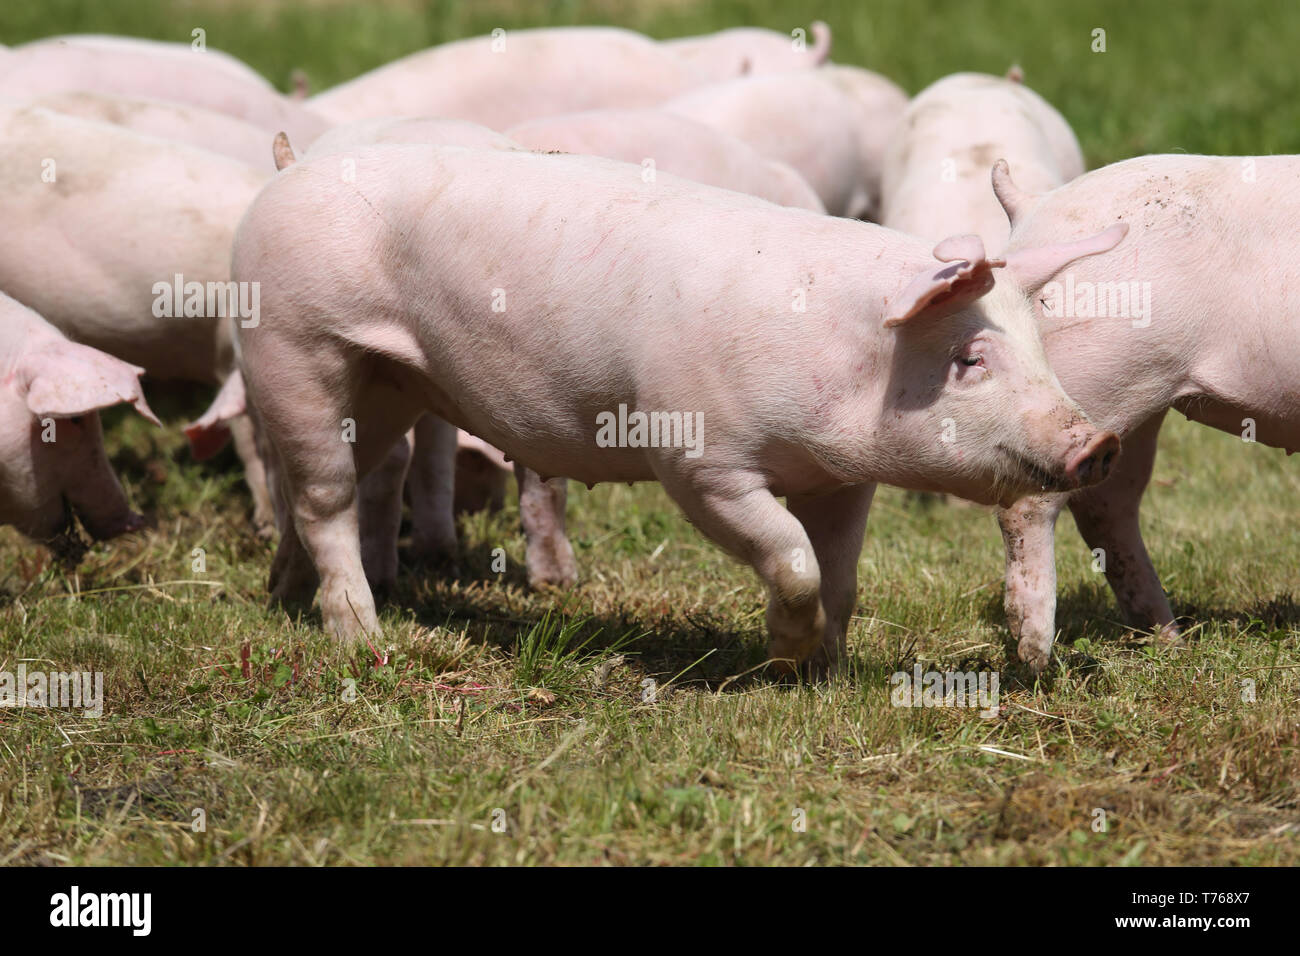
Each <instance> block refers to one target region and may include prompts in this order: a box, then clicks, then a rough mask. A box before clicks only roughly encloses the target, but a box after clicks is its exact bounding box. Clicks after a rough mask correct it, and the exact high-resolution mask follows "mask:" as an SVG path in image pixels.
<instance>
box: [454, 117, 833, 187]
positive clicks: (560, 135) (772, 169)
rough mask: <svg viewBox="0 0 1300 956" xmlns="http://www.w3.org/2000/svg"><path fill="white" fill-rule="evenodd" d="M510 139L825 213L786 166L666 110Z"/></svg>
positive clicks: (581, 120) (537, 126) (541, 123)
mask: <svg viewBox="0 0 1300 956" xmlns="http://www.w3.org/2000/svg"><path fill="white" fill-rule="evenodd" d="M506 135H507V136H509V137H510V138H511V139H512V140H514V141H515V142H517V143H519V144H520V145H521V146H526V147H528V148H529V149H539V150H542V151H544V152H553V151H559V152H565V153H582V154H584V155H588V156H604V157H605V158H606V159H621V160H623V161H624V162H628V163H635V164H638V165H639V166H641V167H642V170H641V173H640V175H647V174H650V173H653V171H655V170H663V171H664V172H666V173H672V174H673V175H674V176H681V177H683V178H685V179H693V180H695V181H696V182H700V183H707V184H708V185H710V186H721V187H722V188H723V189H734V190H735V191H736V192H740V193H749V194H750V195H751V196H758V197H759V198H761V199H766V200H768V201H770V202H774V203H776V204H778V205H781V206H793V207H795V208H797V209H811V210H813V211H814V212H825V211H826V207H825V206H823V205H822V202H821V200H820V199H819V198H818V197H817V194H816V193H815V192H813V189H812V187H811V186H809V185H808V183H807V182H805V181H804V179H803V177H802V176H800V175H799V174H798V173H797V172H795V171H794V170H793V169H791V168H790V167H789V166H787V165H786V164H785V163H781V162H777V161H776V160H772V159H767V158H766V157H764V156H761V155H760V154H759V153H758V152H756V151H755V150H754V149H753V148H751V147H750V146H749V145H747V144H746V143H743V142H741V141H740V140H738V139H736V138H735V137H734V136H730V135H728V134H726V133H723V132H721V131H719V130H716V129H713V128H712V127H709V126H705V125H704V124H703V123H697V122H695V121H694V120H691V119H687V118H686V117H684V116H676V115H674V114H672V113H668V112H664V111H661V110H649V109H647V110H613V109H611V110H588V111H587V112H585V113H568V114H562V115H559V116H544V117H542V118H540V119H535V120H530V121H528V122H527V123H521V124H519V125H518V126H512V127H510V128H509V129H508V130H506ZM466 145H468V144H466ZM647 163H652V164H653V166H652V167H647V166H646V164H647Z"/></svg>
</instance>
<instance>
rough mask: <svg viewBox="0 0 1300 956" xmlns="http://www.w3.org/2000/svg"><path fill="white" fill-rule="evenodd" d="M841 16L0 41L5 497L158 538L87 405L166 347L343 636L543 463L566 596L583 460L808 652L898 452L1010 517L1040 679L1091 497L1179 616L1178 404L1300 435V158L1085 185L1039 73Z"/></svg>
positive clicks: (830, 612) (288, 567)
mask: <svg viewBox="0 0 1300 956" xmlns="http://www.w3.org/2000/svg"><path fill="white" fill-rule="evenodd" d="M809 34H810V35H809ZM830 48H831V35H830V30H829V29H828V28H827V27H826V26H825V25H824V24H821V23H817V24H814V25H812V27H811V30H810V31H808V33H807V34H806V33H805V31H804V30H802V29H799V30H795V31H793V32H792V34H791V35H785V34H781V33H777V32H773V31H768V30H762V29H753V28H738V29H732V30H725V31H722V32H720V33H716V34H712V35H708V36H700V37H687V38H682V39H676V40H668V41H655V40H652V39H650V38H647V37H645V36H642V35H640V34H637V33H633V32H630V31H626V30H619V29H611V28H603V27H582V28H565V29H542V30H528V31H518V32H515V31H494V33H493V35H492V36H485V37H480V38H475V39H468V40H461V41H458V42H454V43H448V44H445V45H442V46H438V47H435V48H433V49H430V50H427V51H424V52H421V53H417V54H414V55H412V56H408V57H406V58H405V59H402V60H398V61H396V62H394V63H391V64H388V65H387V66H384V67H382V68H380V69H376V70H374V71H372V72H370V73H367V74H364V75H362V76H360V77H357V78H355V79H353V80H351V81H349V82H347V83H344V84H342V85H340V86H338V87H335V88H333V89H329V90H326V91H324V92H321V93H319V94H317V95H314V96H307V95H306V91H305V90H301V89H300V90H299V91H297V93H296V94H294V95H285V94H281V93H279V92H278V91H277V90H276V89H275V88H274V87H273V86H272V85H271V84H270V83H268V82H267V81H266V80H265V79H264V78H263V77H262V76H260V75H259V74H258V73H256V72H255V71H254V70H252V69H251V68H249V67H247V66H245V65H244V64H243V63H241V62H239V61H238V60H236V59H235V58H233V57H231V56H228V55H226V54H223V53H219V52H216V51H214V50H208V49H195V48H194V47H192V46H191V45H189V44H183V45H182V44H168V43H160V42H153V41H145V40H139V39H132V38H122V37H105V36H65V37H55V38H49V39H45V40H40V41H37V42H32V43H28V44H25V45H22V46H15V47H9V48H4V47H0V130H2V135H0V217H2V218H3V222H4V225H5V228H4V230H3V232H0V293H2V294H0V367H2V369H3V383H4V391H3V393H2V394H0V400H2V402H3V404H2V405H0V416H2V417H0V443H3V450H2V451H0V521H3V522H5V523H9V524H12V525H13V526H15V527H16V528H17V529H19V530H20V531H21V532H23V533H24V534H26V535H27V536H28V537H30V538H31V539H33V540H35V541H38V542H42V543H45V544H47V545H49V546H50V547H51V548H53V549H56V550H62V551H65V552H67V551H72V552H75V550H76V548H75V547H74V542H77V541H80V540H81V539H80V536H79V532H78V530H77V527H76V521H79V522H80V524H81V526H82V527H83V528H84V529H85V531H86V532H87V533H89V534H90V535H91V536H93V537H94V538H98V539H103V538H109V537H112V536H114V535H118V534H121V533H124V532H129V531H133V530H137V529H139V528H141V527H142V526H143V523H144V522H143V520H142V519H141V518H140V517H139V516H138V515H136V514H134V513H132V511H131V510H130V508H129V507H128V504H127V501H126V498H125V495H124V494H123V491H122V488H121V486H120V485H119V484H118V481H117V478H116V477H115V475H114V474H113V472H112V470H111V468H110V465H109V463H108V460H107V458H106V456H105V452H104V448H103V443H102V437H101V431H100V425H99V419H98V415H97V410H99V409H103V408H107V407H110V406H113V405H115V404H118V403H129V404H131V405H133V406H134V407H135V409H136V410H137V411H138V412H139V413H140V414H141V415H143V416H145V417H146V418H148V419H149V420H150V421H152V422H154V423H155V424H157V419H156V418H155V417H154V415H153V413H152V411H151V410H150V408H149V405H148V403H147V402H146V400H145V394H144V391H143V390H142V387H141V384H140V377H141V376H142V375H143V376H148V377H149V378H150V379H180V380H187V381H192V382H198V383H207V384H210V385H212V386H218V385H219V386H220V388H219V390H218V391H217V397H216V399H215V401H214V402H213V404H212V406H211V407H210V408H209V409H208V410H207V412H206V413H205V414H204V415H203V416H202V417H201V418H199V419H198V420H197V421H195V422H194V423H193V424H191V425H190V426H188V427H187V429H186V432H187V435H188V437H189V439H190V443H191V448H192V450H193V453H194V454H195V455H196V456H197V457H199V458H204V457H207V456H210V455H212V454H214V453H215V452H216V451H217V450H219V449H220V448H221V447H222V446H223V445H224V444H225V443H226V442H228V441H232V440H233V442H234V445H235V450H236V452H237V453H238V455H239V458H240V460H241V461H242V463H243V465H244V469H245V475H246V479H247V482H248V485H249V488H250V489H251V492H252V499H253V503H254V510H253V521H254V523H255V525H256V526H257V529H258V531H259V533H262V534H265V535H267V536H270V535H278V538H279V543H278V547H277V550H276V553H275V557H274V560H273V562H272V565H271V569H270V581H269V586H270V591H271V597H272V600H273V601H274V602H276V603H277V604H282V605H285V606H288V607H298V608H301V607H304V606H309V605H310V604H311V602H312V601H313V600H314V599H315V597H316V596H317V593H318V592H319V597H320V606H321V613H322V617H323V621H324V624H325V627H326V628H327V629H329V630H330V631H332V632H333V633H334V634H336V635H337V636H338V637H339V638H340V639H341V640H349V639H352V638H355V637H357V636H359V635H361V634H363V633H366V632H375V631H377V630H378V627H379V625H378V621H377V618H376V614H375V602H374V592H375V591H378V590H383V589H385V588H387V587H390V586H391V585H392V584H393V583H394V580H395V577H396V574H397V568H398V553H397V539H398V531H399V527H400V524H401V520H402V516H403V507H404V505H409V508H410V516H411V517H410V521H411V535H412V537H411V552H412V555H413V557H414V558H417V559H420V560H422V561H438V560H446V559H448V558H449V557H451V556H453V555H454V553H455V550H456V547H457V541H456V524H455V520H454V516H455V510H456V507H457V502H458V501H459V502H460V503H461V505H462V506H464V505H465V504H466V503H469V504H470V506H482V505H484V504H491V503H493V502H495V503H498V504H499V502H500V500H501V497H502V494H503V489H504V482H505V474H506V473H507V470H508V469H510V468H511V467H513V470H514V472H515V475H516V478H517V481H518V485H519V493H520V515H521V520H522V523H523V526H524V531H525V537H526V547H527V573H528V580H529V583H530V584H531V585H533V586H543V585H551V586H568V585H571V584H572V583H573V582H575V581H576V580H577V578H578V574H579V568H578V566H577V563H576V562H575V559H574V552H573V549H572V548H571V547H570V545H569V542H568V540H567V538H566V534H565V520H564V512H565V479H569V478H572V479H576V480H579V481H582V482H585V483H586V484H588V485H594V484H596V483H597V482H610V481H626V482H635V481H658V482H660V483H661V485H662V486H663V487H664V489H665V490H666V492H667V493H668V494H669V495H670V496H671V497H672V499H673V500H674V501H675V502H676V503H677V504H678V505H679V506H680V507H681V509H682V511H683V512H684V513H685V514H686V515H687V517H688V518H689V519H690V520H691V522H692V523H694V524H695V525H696V527H698V528H699V530H700V531H701V532H702V533H703V534H704V535H706V536H707V537H708V538H710V539H711V540H712V541H714V542H716V543H717V544H718V545H719V546H721V547H722V548H724V549H725V550H726V551H728V552H730V553H731V554H733V555H735V556H737V557H739V558H741V559H742V560H744V561H746V562H747V563H749V564H750V565H751V566H752V567H753V568H754V570H755V571H756V572H757V573H758V575H759V577H760V578H761V580H762V581H763V583H764V585H765V586H766V588H767V591H768V608H767V625H768V629H769V632H770V638H771V646H770V654H771V657H772V659H773V661H774V662H775V663H776V665H777V666H778V667H784V668H785V669H787V670H792V669H795V668H799V667H805V668H807V669H808V670H809V671H813V672H824V671H825V670H827V669H829V668H831V667H833V666H834V665H835V663H836V662H837V661H839V660H840V659H842V657H843V655H844V653H845V639H846V632H847V628H848V624H849V620H850V617H851V615H852V612H853V610H854V603H855V598H856V593H857V580H856V577H857V566H858V559H859V552H860V549H861V546H862V539H863V533H864V530H865V526H866V521H867V513H868V510H869V509H870V506H871V500H872V495H873V492H874V490H875V487H876V484H877V483H878V482H885V483H887V484H891V485H898V486H902V487H904V488H910V489H917V490H920V491H930V492H948V493H952V494H955V495H958V496H961V497H963V498H968V499H971V500H974V501H977V502H983V503H986V504H991V505H995V506H996V507H997V518H998V522H999V524H1000V525H1001V529H1002V534H1003V537H1004V541H1005V545H1006V554H1007V588H1006V608H1007V613H1008V617H1009V626H1010V629H1011V632H1012V634H1013V636H1014V637H1015V639H1016V640H1018V646H1019V654H1020V657H1021V659H1022V660H1023V661H1024V662H1025V663H1026V664H1027V665H1028V666H1029V667H1030V668H1031V669H1032V670H1034V671H1040V670H1042V668H1043V667H1044V666H1045V665H1046V664H1047V662H1048V660H1049V657H1050V653H1051V646H1052V640H1053V637H1054V634H1055V621H1054V618H1055V605H1056V598H1055V586H1056V583H1055V568H1054V561H1053V534H1054V527H1055V523H1056V519H1057V516H1058V514H1059V512H1060V511H1061V509H1062V508H1063V507H1065V506H1068V507H1069V508H1070V510H1071V511H1072V512H1073V515H1074V517H1075V520H1076V522H1077V525H1078V528H1079V530H1080V532H1081V533H1082V535H1083V538H1084V539H1085V541H1086V542H1087V545H1088V547H1089V548H1090V549H1098V548H1100V549H1103V551H1104V552H1105V556H1106V563H1105V571H1106V575H1107V578H1108V580H1109V582H1110V584H1111V586H1112V588H1113V589H1114V592H1115V595H1116V597H1117V599H1118V601H1119V603H1120V605H1121V608H1122V610H1123V611H1124V612H1125V614H1126V615H1127V617H1128V618H1129V620H1130V621H1131V622H1132V623H1133V624H1134V625H1135V626H1138V627H1141V628H1145V629H1150V630H1152V631H1153V632H1156V633H1158V634H1160V635H1161V636H1163V637H1165V638H1167V639H1171V640H1172V639H1176V638H1177V634H1178V629H1177V624H1176V622H1175V620H1174V617H1173V614H1172V612H1171V609H1170V605H1169V602H1168V600H1167V599H1166V597H1165V594H1164V592H1163V590H1162V588H1161V585H1160V582H1159V579H1158V577H1157V575H1156V572H1155V570H1154V568H1153V566H1152V564H1151V561H1150V559H1149V557H1148V555H1147V552H1146V548H1145V546H1144V544H1143V541H1142V537H1141V535H1140V533H1139V530H1138V507H1139V503H1140V500H1141V497H1142V494H1143V491H1144V489H1145V487H1146V485H1147V482H1148V480H1149V478H1150V476H1151V471H1152V464H1153V460H1154V456H1155V450H1156V438H1157V433H1158V432H1159V429H1160V425H1161V422H1162V420H1163V418H1164V416H1165V414H1166V412H1167V411H1168V410H1169V409H1170V408H1174V409H1177V410H1178V411H1180V412H1182V413H1183V414H1185V415H1186V416H1188V417H1190V418H1192V419H1195V420H1196V421H1199V422H1203V423H1205V424H1208V425H1212V426H1215V427H1217V428H1221V429H1224V430H1227V431H1233V432H1240V431H1242V429H1243V425H1247V424H1248V427H1249V429H1250V431H1251V433H1252V435H1253V437H1254V438H1255V439H1256V440H1258V441H1259V442H1261V443H1264V444H1267V445H1272V446H1276V447H1284V448H1286V449H1287V450H1288V451H1293V450H1295V449H1296V448H1297V447H1300V352H1297V350H1296V348H1295V341H1296V336H1295V325H1294V323H1295V321H1296V318H1297V304H1298V301H1297V300H1300V254H1298V253H1297V246H1296V243H1297V239H1296V235H1297V229H1298V228H1300V158H1297V157H1294V156H1275V157H1258V158H1249V157H1209V156H1190V155H1184V154H1179V155H1168V156H1143V157H1139V158H1135V159H1131V160H1128V161H1125V162H1121V163H1117V164H1115V165H1112V166H1107V167H1105V168H1102V169H1098V170H1094V171H1093V172H1090V173H1086V174H1085V172H1084V163H1083V157H1082V154H1081V151H1080V147H1079V144H1078V142H1077V140H1076V139H1075V136H1074V134H1073V133H1072V132H1071V129H1070V126H1069V124H1068V123H1067V122H1066V121H1065V119H1064V118H1063V117H1062V116H1061V115H1060V113H1058V112H1057V111H1056V110H1055V109H1054V108H1053V107H1052V106H1051V105H1049V104H1048V103H1047V102H1045V101H1044V100H1043V99H1042V98H1041V97H1039V96H1038V95H1036V94H1035V93H1033V92H1032V91H1031V90H1030V89H1028V88H1027V86H1026V85H1025V84H1024V78H1023V77H1022V76H1021V74H1020V71H1019V70H1018V69H1016V68H1013V69H1012V70H1011V71H1010V72H1009V73H1008V74H1007V75H1006V76H990V75H983V74H974V73H963V74H957V75H953V76H949V77H945V78H942V79H940V80H939V81H938V82H936V83H934V84H933V85H932V86H930V87H928V88H927V89H925V90H924V91H922V92H921V93H920V94H919V95H917V96H915V97H913V98H911V99H909V98H908V97H907V96H906V95H905V94H904V93H903V91H902V90H901V89H899V88H898V87H897V86H896V85H894V84H893V83H891V82H890V81H889V80H887V79H885V78H884V77H882V76H879V75H877V74H874V73H871V72H869V71H867V70H864V69H860V68H857V67H852V66H844V65H837V64H834V63H832V62H831V61H830V59H829V54H830ZM994 254H995V255H994ZM615 420H617V423H618V425H617V428H616V429H615V428H614V427H613V426H612V425H611V422H613V421H615ZM1121 440H1122V442H1123V455H1122V456H1121V455H1120V454H1119V450H1120V443H1121ZM497 449H500V451H498V450H497ZM780 497H784V498H785V499H786V502H785V505H784V506H783V505H782V504H781V502H780V501H779V500H778V498H780ZM74 519H75V520H74Z"/></svg>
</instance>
